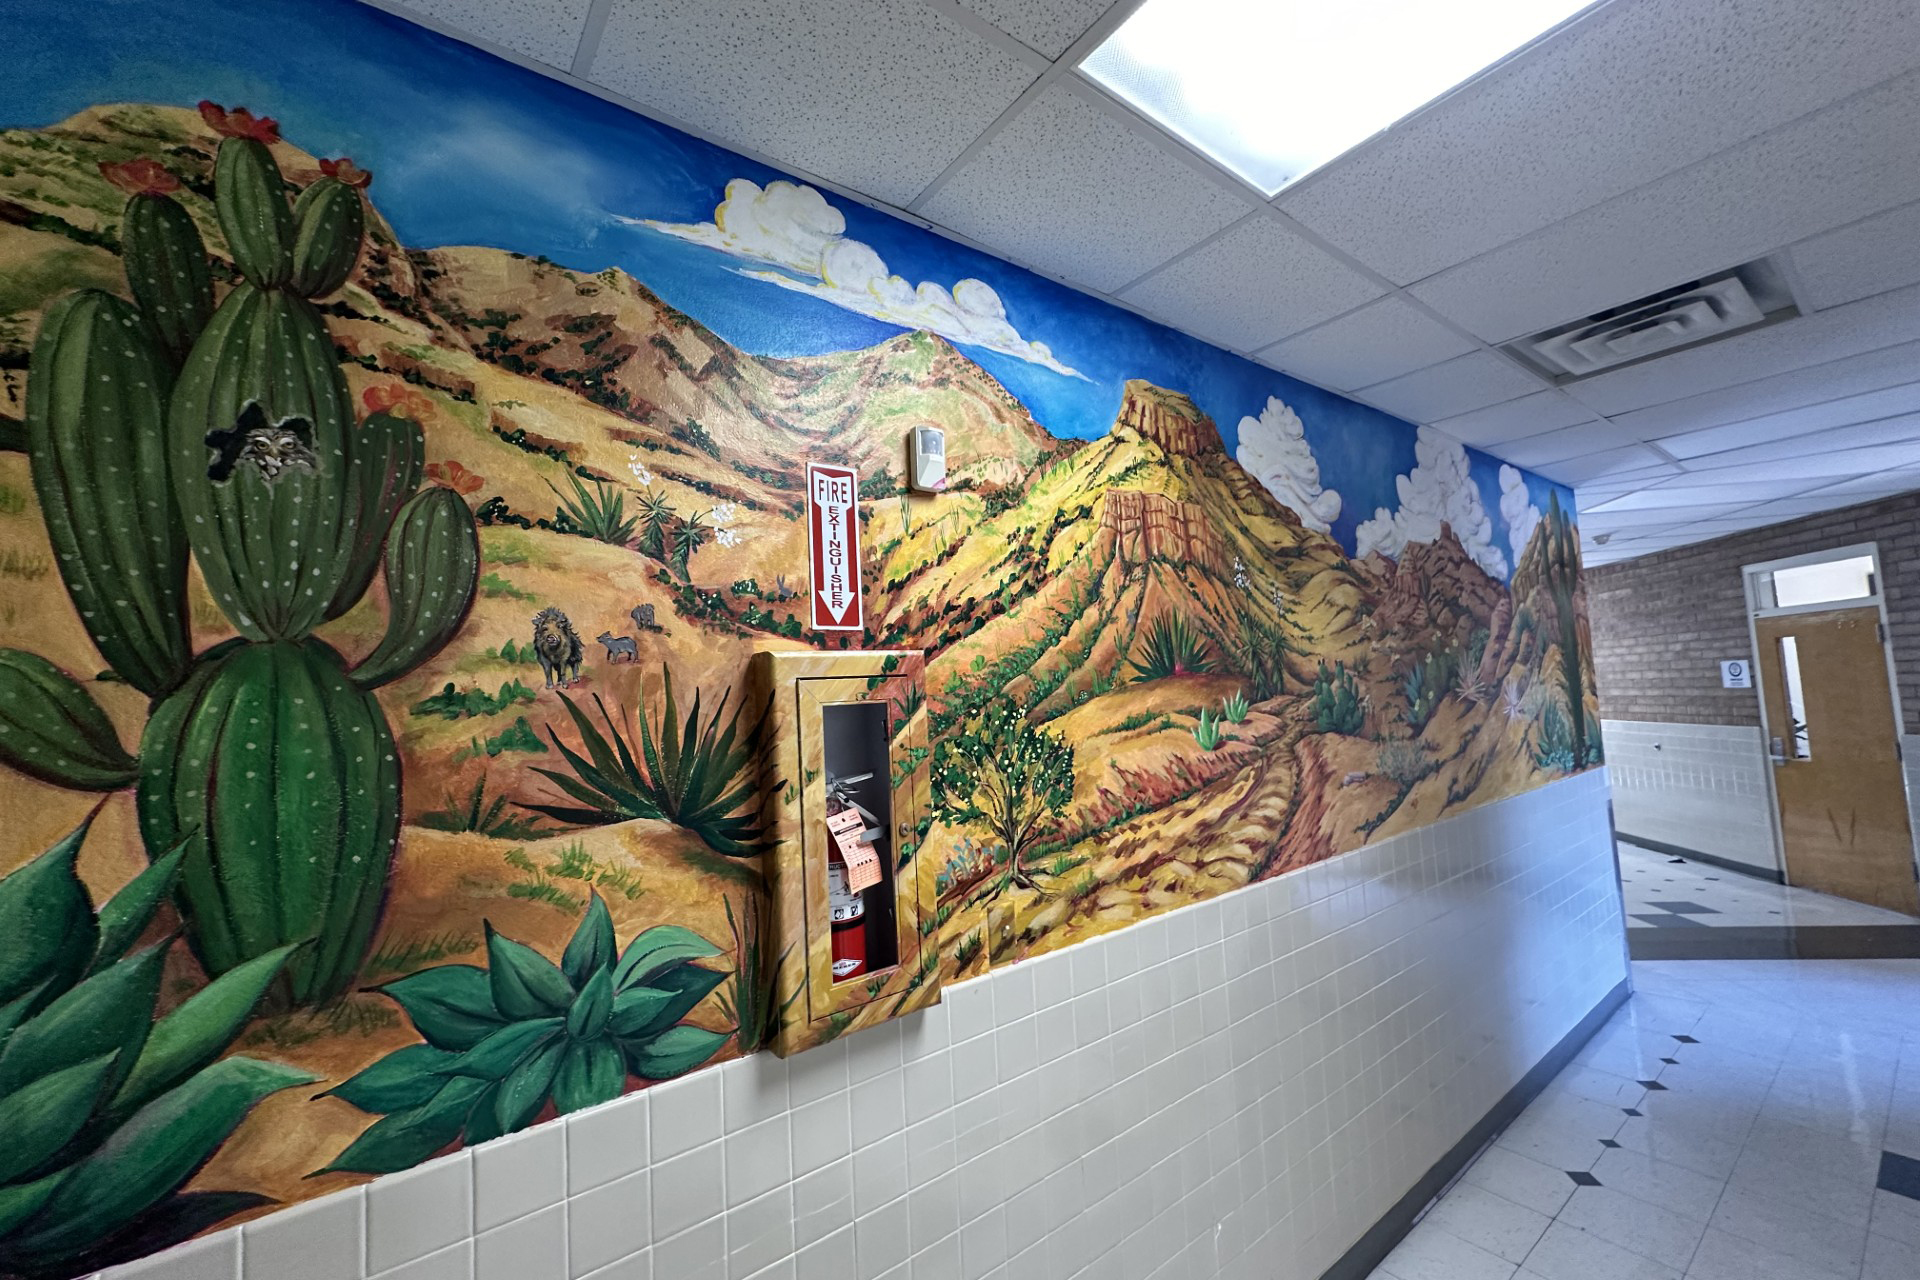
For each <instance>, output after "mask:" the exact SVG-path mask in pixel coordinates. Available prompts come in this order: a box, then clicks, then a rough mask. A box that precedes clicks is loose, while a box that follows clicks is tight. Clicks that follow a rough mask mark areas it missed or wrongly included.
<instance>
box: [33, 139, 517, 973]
mask: <svg viewBox="0 0 1920 1280" xmlns="http://www.w3.org/2000/svg"><path fill="white" fill-rule="evenodd" d="M202 114H203V115H205V116H206V118H207V119H208V121H209V122H210V123H211V124H213V125H214V127H215V128H216V129H218V130H219V131H221V132H222V133H223V134H225V135H226V136H225V138H224V140H223V141H222V142H221V144H220V150H219V154H218V158H217V160H216V163H215V168H214V188H215V195H216V200H215V204H216V210H217V213H218V216H219V222H220V228H221V231H222V233H223V235H224V236H225V238H226V241H227V245H228V248H229V250H230V251H231V253H232V256H233V265H234V267H235V269H236V270H237V272H238V274H239V276H240V279H239V282H238V283H236V284H235V285H234V286H233V288H232V289H231V290H229V291H228V292H227V294H226V296H225V297H224V298H222V299H221V300H220V302H219V305H218V307H215V306H214V305H213V294H212V288H211V285H210V280H211V273H210V271H209V269H208V261H207V255H206V250H205V248H204V247H203V246H202V244H201V241H200V236H199V233H198V231H197V230H196V229H195V226H194V223H193V220H192V218H191V217H190V216H188V215H187V213H186V211H185V210H184V209H183V208H181V206H180V205H179V204H178V203H176V202H175V201H174V200H173V199H172V198H171V196H170V194H169V193H170V192H171V191H172V190H173V189H175V188H176V187H177V186H178V183H177V181H176V180H174V179H172V178H171V175H168V174H167V173H166V171H165V170H164V169H161V168H160V167H159V166H158V165H155V164H153V163H152V162H151V161H138V162H133V163H132V164H128V165H120V166H112V168H113V169H114V170H115V172H111V173H109V174H108V176H109V177H110V178H112V179H114V180H115V181H116V182H118V183H120V184H121V185H122V186H126V187H128V188H129V189H130V190H132V192H133V194H132V198H131V199H130V201H129V203H128V211H127V216H126V227H127V236H126V255H127V263H126V265H127V275H128V282H129V286H130V291H131V292H132V294H133V296H134V298H135V303H134V304H129V303H127V302H125V301H123V300H121V299H119V298H116V297H114V296H112V295H110V294H107V293H103V292H100V291H97V290H83V291H81V292H79V293H76V294H73V295H71V296H70V297H67V298H65V299H63V300H61V301H60V302H59V303H58V304H56V305H55V306H54V307H53V308H51V309H50V310H49V312H48V315H47V317H46V321H45V323H44V325H43V327H42V330H41V334H40V338H39V341H38V343H37V344H36V346H35V348H34V353H33V359H32V363H31V366H30V368H29V371H28V381H27V390H28V406H27V437H28V440H27V443H28V451H29V453H30V455H31V469H32V472H33V480H34V488H35V491H36V493H37V494H38V496H39V499H40V505H41V510H42V512H43V513H44V516H45V519H46V524H47V532H48V535H49V538H50V540H51V541H52V543H53V547H54V551H55V553H56V556H57V558H58V561H59V565H60V570H61V573H62V575H63V578H64V581H65V583H66V587H67V591H68V594H69V595H70V597H71V598H72V600H73V603H74V606H75V608H76V609H78V610H79V613H80V617H81V619H82V621H83V622H84V623H85V624H86V627H87V631H88V634H89V635H91V636H92V637H93V640H94V643H95V645H96V647H98V648H99V650H100V653H101V655H102V657H104V658H105V659H106V661H107V663H108V665H109V666H110V667H112V669H113V670H114V672H115V673H116V674H118V675H119V676H120V677H121V678H122V679H124V680H125V681H126V682H127V683H128V684H130V685H132V686H133V687H135V688H137V689H139V690H140V691H141V692H142V693H145V694H147V695H148V696H149V697H150V698H151V699H152V703H151V707H150V715H149V720H148V723H147V727H146V731H145V733H144V734H143V735H142V740H141V748H140V753H139V756H138V758H137V760H135V759H134V758H132V757H129V756H128V755H127V754H126V752H125V751H124V749H123V748H122V746H121V744H120V743H119V741H118V740H117V738H116V737H115V736H114V734H113V731H112V727H111V724H110V723H109V722H108V720H107V717H106V715H105V713H104V712H103V711H102V710H101V709H100V708H99V706H98V704H97V703H95V702H94V700H93V698H92V696H91V695H90V694H89V693H87V691H86V690H85V689H84V688H83V687H82V686H81V685H79V684H78V683H76V682H74V681H73V680H72V679H70V678H69V677H67V676H66V675H65V674H64V673H62V672H60V671H59V670H58V669H57V668H54V667H53V666H52V665H51V664H48V663H46V662H45V661H44V660H42V659H39V658H36V657H34V656H33V655H30V654H21V653H15V652H9V651H0V688H4V689H5V690H6V692H7V694H8V696H7V697H6V699H5V700H4V701H5V708H4V710H0V762H5V763H7V764H9V765H12V766H13V767H15V768H17V769H20V770H21V771H22V772H26V773H29V774H31V775H33V776H34V777H37V778H41V779H43V780H46V781H50V782H54V783H56V784H57V785H62V786H68V787H73V788H76V789H81V790H93V791H109V790H115V789H118V788H120V787H124V786H127V785H129V784H132V785H134V786H135V787H136V794H137V799H138V807H139V814H140V829H141V834H142V837H143V839H144V841H145V844H146V846H147V849H148V850H149V853H150V854H152V853H153V852H154V851H157V850H169V849H175V848H179V849H181V850H182V851H183V853H182V858H181V863H180V871H179V877H178V881H177V885H176V888H175V898H176V901H177V902H178V904H179V906H180V908H181V913H182V915H183V916H184V918H185V921H186V925H187V938H188V941H189V943H190V944H191V945H192V947H193V950H194V952H195V954H196V955H197V956H198V957H199V959H200V961H201V963H202V964H203V965H204V966H205V967H206V968H207V970H208V971H209V972H210V973H212V974H215V975H218V974H222V973H226V972H229V971H231V970H233V969H235V968H237V967H238V966H240V965H242V964H245V963H247V962H248V961H251V960H253V959H256V958H258V957H260V956H263V955H266V954H268V953H270V952H273V951H275V950H277V949H279V948H282V947H285V946H289V945H292V944H306V945H302V946H300V947H299V949H298V950H297V951H295V952H294V953H293V956H292V958H291V959H290V960H289V961H288V963H287V966H286V970H285V973H286V978H285V981H286V984H287V990H286V994H287V995H289V996H291V998H292V999H293V1000H294V1001H295V1002H297V1003H303V1004H307V1003H318V1002H322V1001H325V1000H328V999H331V998H332V997H334V996H336V995H338V994H339V993H340V992H341V991H343V990H344V989H345V988H346V987H347V985H348V984H349V983H350V982H351V981H352V979H353V976H354V973H355V971H356V969H357V968H358V966H359V963H360V961H361V959H362V956H363V955H364V953H365V950H366V947H367V945H368V943H369V941H370V939H371V938H372V935H373V929H374V925H375V923H376V921H377V917H378V915H379V910H380V903H381V898H382V895H383V893H384V890H385V885H386V877H387V872H388V869H389V866H390V865H391V862H392V858H393V851H394V847H395V844H396V842H397V839H398V834H399V826H400V766H399V761H398V758H397V755H396V753H395V750H394V744H393V735H392V732H391V730H390V729H389V727H388V725H387V721H386V717H385V715H384V714H383V713H382V711H381V709H380V706H379V704H378V703H377V702H376V701H375V700H374V698H373V696H372V693H371V690H372V689H374V688H376V687H378V686H379V685H382V684H385V683H388V682H389V681H392V680H395V679H398V678H399V677H401V676H403V675H405V674H406V673H407V672H409V671H411V670H413V669H414V668H416V667H418V666H419V665H420V664H421V663H422V662H424V661H426V660H427V659H428V658H430V657H431V656H432V655H433V654H434V653H436V652H437V651H438V650H439V649H440V648H441V647H442V646H444V645H445V644H446V643H447V641H448V640H449V639H451V638H452V636H453V634H454V632H455V631H457V630H458V629H459V627H460V624H461V622H462V621H463V620H464V619H465V617H466V613H467V610H468V609H469V608H470V607H471V605H472V603H473V595H474V589H475V586H476V584H477V581H478V576H479V541H478V536H477V534H476V532H475V529H474V526H473V521H472V518H471V517H470V516H469V515H468V513H467V509H466V504H465V503H464V502H462V501H460V499H459V498H458V497H457V496H456V495H453V494H452V493H450V492H448V491H446V490H442V489H439V488H437V487H436V488H430V489H428V490H427V491H426V492H424V493H422V492H417V490H418V489H419V485H420V478H421V469H422V460H423V456H424V451H425V442H424V440H423V438H422V436H421V431H420V427H419V426H418V424H416V423H414V422H412V421H409V420H407V419H405V418H402V417H397V416H394V415H391V414H386V413H376V414H374V415H373V416H372V417H370V418H369V419H368V420H367V421H366V422H364V423H359V424H356V423H355V421H354V418H353V415H352V410H351V408H350V400H349V396H348V390H347V384H346V380H345V378H344V377H343V376H342V374H341V372H340V366H339V362H338V360H337V359H336V358H335V355H334V348H333V341H332V338H331V337H330V336H329V334H328V333H327V329H326V325H325V322H324V321H323V320H322V319H321V316H320V313H319V311H318V310H317V309H316V308H315V306H314V304H313V299H314V298H317V297H321V296H324V295H325V294H327V293H330V292H332V291H333V290H335V289H338V288H339V287H340V286H341V285H342V284H344V283H345V282H346V279H347V276H348V274H349V273H350V272H351V271H352V270H353V265H354V262H355V260H356V259H357V258H358V257H359V253H360V247H361V241H362V238H363V232H364V221H365V215H364V213H363V211H362V208H361V201H360V195H359V193H358V191H356V190H355V189H354V188H353V187H352V186H349V185H347V184H346V183H344V182H341V181H339V180H338V179H336V178H332V177H322V178H319V179H317V180H316V181H314V182H313V183H311V184H310V185H309V186H308V187H307V188H306V189H305V190H304V191H302V192H301V193H300V194H299V197H298V199H297V200H295V201H293V202H291V203H290V202H289V200H288V196H287V184H286V182H285V180H284V179H283V177H282V176H281V173H280V169H279V166H278V165H277V164H276V163H275V161H274V158H273V153H272V151H271V150H270V147H269V144H270V143H273V142H275V141H277V140H278V135H277V133H276V132H275V129H274V125H273V122H272V121H270V120H264V119H255V118H254V117H252V116H250V115H248V114H247V113H245V112H243V111H234V112H230V113H229V112H225V111H221V110H220V109H219V108H217V107H213V106H212V104H204V105H203V108H202ZM189 554H191V556H192V559H193V561H194V562H196V563H197V564H198V565H199V567H200V572H201V575H202V577H203V578H204V579H205V580H206V583H207V586H208V588H209V589H210V591H211V592H212V595H213V597H214V600H215V601H216V602H217V603H218V604H219V606H220V609H221V610H222V612H224V613H225V615H226V616H227V618H228V619H229V620H230V621H231V623H232V624H233V628H234V630H236V631H237V632H239V634H240V639H238V640H231V641H228V642H226V643H224V644H220V645H217V646H215V647H213V648H211V649H209V650H206V651H204V652H200V653H195V652H194V650H193V642H192V635H191V627H190V614H189V610H188V606H187V568H188V556H189ZM376 572H380V573H383V574H384V577H385V579H386V595H387V601H388V621H387V633H386V635H385V637H384V638H383V639H382V640H381V641H380V642H379V644H378V645H377V647H376V648H375V649H374V650H373V652H372V653H371V654H370V655H368V656H367V657H366V658H365V659H364V660H363V661H362V662H361V663H360V664H359V665H358V666H354V665H353V664H351V663H349V662H348V661H347V660H346V659H345V658H344V657H343V656H342V655H341V654H340V653H339V652H338V651H337V650H335V649H334V648H333V647H332V646H331V645H329V644H328V643H327V642H326V641H325V640H323V639H321V638H320V637H318V636H316V635H314V634H313V632H314V629H315V628H316V627H318V626H320V625H321V624H323V623H325V622H327V621H329V620H331V619H334V618H338V617H339V616H341V615H342V614H344V613H346V612H347V611H348V610H349V609H351V608H352V607H353V606H354V605H355V604H357V603H358V602H359V601H360V600H361V598H362V597H363V596H364V595H365V594H366V592H367V590H368V588H369V587H370V585H371V583H372V580H373V577H374V575H375V573H376ZM156 856H157V855H156Z"/></svg>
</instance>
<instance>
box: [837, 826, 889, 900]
mask: <svg viewBox="0 0 1920 1280" xmlns="http://www.w3.org/2000/svg"><path fill="white" fill-rule="evenodd" d="M865 828H866V821H865V819H863V818H862V817H861V816H860V811H859V810H857V809H842V810H841V811H840V812H838V813H832V814H828V815H827V834H828V835H829V836H831V837H832V838H833V849H834V852H835V853H837V854H839V855H840V860H841V861H842V862H844V863H845V864H846V868H847V890H848V891H849V892H850V893H860V892H862V891H864V890H867V889H871V888H873V886H875V885H877V884H879V883H880V854H879V853H878V852H877V851H876V850H875V849H874V847H873V846H872V845H870V844H868V843H867V842H866V841H864V840H862V839H861V838H860V833H861V832H862V831H863V830H864V829H865Z"/></svg>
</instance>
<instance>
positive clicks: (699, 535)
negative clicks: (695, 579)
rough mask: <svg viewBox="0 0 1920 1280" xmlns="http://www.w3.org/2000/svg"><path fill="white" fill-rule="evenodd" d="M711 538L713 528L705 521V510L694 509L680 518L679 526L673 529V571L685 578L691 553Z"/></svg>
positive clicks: (691, 557) (691, 556)
mask: <svg viewBox="0 0 1920 1280" xmlns="http://www.w3.org/2000/svg"><path fill="white" fill-rule="evenodd" d="M712 538H713V528H712V526H711V525H709V524H708V523H707V514H706V512H704V511H696V512H694V513H693V514H692V515H690V516H688V517H686V518H685V519H684V520H682V521H681V522H680V527H679V528H677V529H675V530H674V531H673V556H672V563H673V568H674V572H676V573H678V574H679V575H680V577H681V578H682V579H685V578H686V577H687V573H688V570H687V565H688V563H689V562H690V561H691V560H692V559H693V553H694V552H696V551H698V550H699V549H700V548H701V547H704V546H706V545H707V543H708V542H709V541H710V540H711V539H712Z"/></svg>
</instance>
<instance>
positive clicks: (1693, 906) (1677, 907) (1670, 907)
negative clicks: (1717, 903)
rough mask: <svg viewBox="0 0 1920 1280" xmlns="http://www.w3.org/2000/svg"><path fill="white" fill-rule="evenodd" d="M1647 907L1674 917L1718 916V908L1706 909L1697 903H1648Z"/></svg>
mask: <svg viewBox="0 0 1920 1280" xmlns="http://www.w3.org/2000/svg"><path fill="white" fill-rule="evenodd" d="M1647 905H1648V906H1650V907H1658V908H1660V909H1661V910H1662V911H1671V912H1673V913H1674V914H1675V915H1680V916H1717V915H1719V914H1720V909H1719V908H1718V907H1706V906H1702V905H1700V904H1699V903H1697V902H1649V903H1647Z"/></svg>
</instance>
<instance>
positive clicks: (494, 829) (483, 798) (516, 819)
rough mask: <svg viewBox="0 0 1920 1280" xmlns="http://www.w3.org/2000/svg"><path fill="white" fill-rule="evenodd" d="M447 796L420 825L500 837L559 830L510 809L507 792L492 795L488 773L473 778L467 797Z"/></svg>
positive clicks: (529, 836) (531, 836)
mask: <svg viewBox="0 0 1920 1280" xmlns="http://www.w3.org/2000/svg"><path fill="white" fill-rule="evenodd" d="M446 800H447V803H446V807H445V808H441V809H433V810H429V811H428V812H426V813H423V814H421V815H420V817H419V819H418V821H419V823H420V825H421V826H423V827H425V828H427V829H428V830H429V831H477V832H479V833H480V834H481V835H484V836H491V837H493V838H494V839H496V840H531V839H537V838H538V837H540V836H544V835H551V834H555V833H554V832H551V831H549V830H548V829H547V828H545V827H543V826H542V825H541V824H540V822H539V821H538V820H537V819H529V818H526V817H523V816H521V815H519V814H511V813H508V812H507V798H506V797H505V796H494V797H493V798H492V799H488V797H487V775H486V774H484V773H483V774H481V775H480V776H479V777H477V778H475V779H474V780H473V790H472V791H470V792H468V793H467V795H466V798H465V799H464V800H456V799H455V798H454V797H453V795H452V793H448V795H447V797H446Z"/></svg>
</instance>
